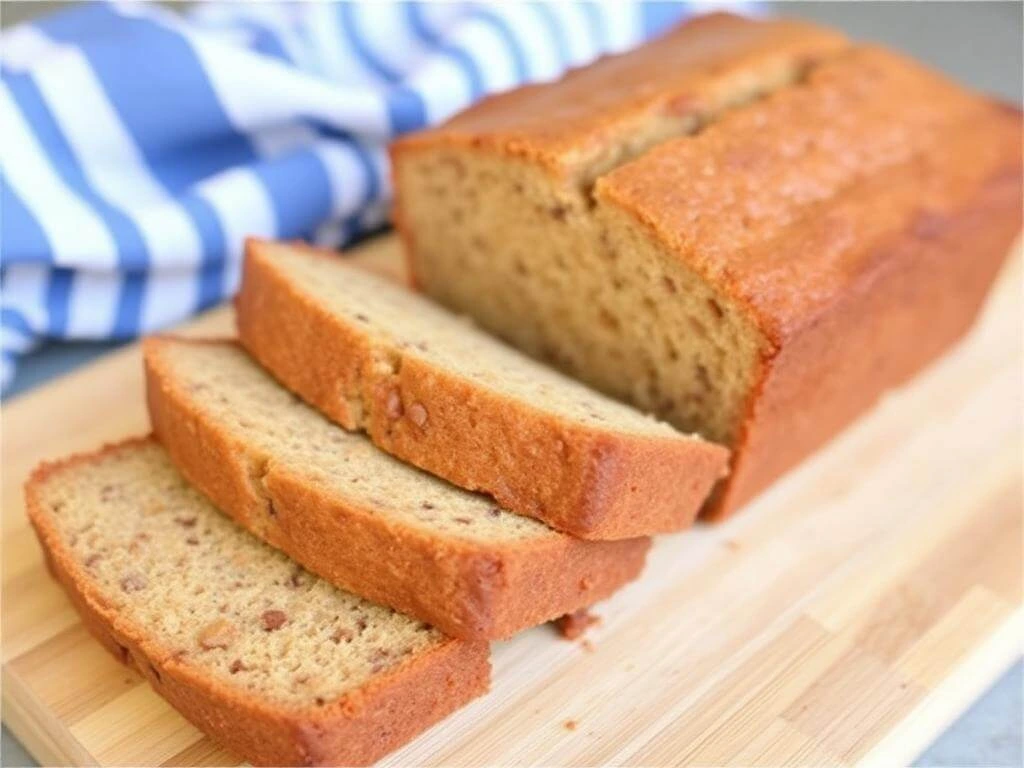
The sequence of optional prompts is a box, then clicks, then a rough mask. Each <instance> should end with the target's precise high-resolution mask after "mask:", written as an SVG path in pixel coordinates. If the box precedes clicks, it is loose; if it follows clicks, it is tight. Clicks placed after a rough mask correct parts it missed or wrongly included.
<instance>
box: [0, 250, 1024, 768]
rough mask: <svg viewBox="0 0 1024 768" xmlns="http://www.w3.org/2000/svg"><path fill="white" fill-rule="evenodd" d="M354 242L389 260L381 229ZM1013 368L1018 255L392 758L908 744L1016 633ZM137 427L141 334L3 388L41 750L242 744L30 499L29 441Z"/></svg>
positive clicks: (1014, 650) (7, 557) (88, 761)
mask: <svg viewBox="0 0 1024 768" xmlns="http://www.w3.org/2000/svg"><path fill="white" fill-rule="evenodd" d="M356 258H357V259H358V260H359V261H360V262H362V263H364V264H366V265H367V266H369V267H371V268H375V269H382V270H385V271H390V272H392V273H397V272H396V271H397V270H398V269H400V267H399V266H398V264H399V262H398V259H397V246H396V244H395V243H394V241H393V240H391V239H389V238H384V239H382V240H378V241H375V242H373V243H371V244H370V245H368V246H365V247H363V248H362V249H360V253H359V254H358V255H357V257H356ZM187 330H188V332H190V333H202V334H213V335H225V334H229V333H230V332H231V314H230V310H229V309H228V308H222V309H219V310H216V311H214V312H212V313H210V314H208V315H206V316H204V317H202V318H200V319H199V320H198V321H196V322H194V323H192V324H191V325H190V326H189V327H188V329H187ZM1021 366H1022V355H1021V266H1020V259H1019V258H1014V259H1012V260H1011V261H1010V263H1009V265H1008V267H1007V269H1006V271H1005V272H1004V274H1003V276H1002V279H1001V281H1000V283H999V285H998V286H997V289H996V290H995V291H994V294H993V296H992V298H991V300H990V302H989V305H988V307H987V308H986V312H985V315H984V317H983V318H982V320H981V322H980V323H979V325H978V327H976V328H975V330H974V332H973V333H972V334H971V336H970V337H969V338H968V339H967V340H966V341H965V342H964V343H963V344H962V345H961V346H960V347H958V348H957V349H956V350H955V351H953V352H952V353H951V354H949V355H947V356H946V357H945V358H944V359H943V360H941V361H940V362H938V363H937V364H935V365H934V366H932V368H930V369H929V370H928V371H927V372H925V373H924V374H923V375H922V376H921V377H919V378H918V379H917V380H916V381H915V382H914V383H913V384H912V385H910V386H908V387H906V388H904V389H902V390H900V391H898V392H895V393H892V394H890V395H889V396H887V397H886V398H885V399H884V400H883V401H882V402H881V403H880V404H879V405H878V407H877V408H876V409H875V410H874V411H873V412H872V413H870V414H869V415H867V416H866V417H865V418H863V419H862V420H861V421H860V422H859V423H858V424H856V425H855V426H854V427H853V428H851V429H850V430H848V431H847V432H846V433H844V434H843V435H842V436H840V437H839V438H838V439H836V440H835V441H833V443H832V444H831V445H829V446H828V447H827V448H826V449H825V450H824V451H822V452H820V453H819V454H818V455H817V456H815V457H814V458H813V459H812V460H810V461H808V462H807V463H805V464H804V465H803V466H802V467H801V468H800V469H798V470H797V471H795V472H793V473H791V474H790V475H789V476H787V477H786V478H785V479H783V480H782V481H781V482H779V483H777V484H776V485H775V487H773V488H772V489H771V490H770V491H769V492H767V493H766V494H764V495H763V496H762V497H761V498H760V499H758V500H757V501H756V502H755V503H753V504H752V505H750V506H749V507H748V508H747V509H746V510H745V511H744V513H743V514H741V515H739V516H738V517H736V518H734V519H733V520H731V521H729V522H727V523H725V524H723V525H719V526H715V527H709V526H699V527H698V528H696V529H694V530H692V531H689V532H687V533H684V534H680V535H676V536H670V537H664V538H662V539H660V540H659V541H658V542H657V544H656V546H655V548H654V550H653V552H652V554H651V557H650V561H649V563H648V566H647V569H646V572H645V574H644V576H643V577H642V578H641V579H640V580H639V581H638V582H636V583H635V584H633V585H631V586H629V587H628V588H626V589H624V590H623V591H621V592H620V593H619V594H618V595H616V596H615V597H614V598H613V599H611V600H609V601H607V602H606V603H604V604H602V605H600V606H599V607H598V608H597V609H596V610H597V613H599V614H600V615H601V617H602V622H601V624H600V625H599V626H598V627H597V628H595V629H593V630H591V631H590V632H588V634H587V635H586V636H585V638H584V640H582V641H577V642H574V643H573V642H568V641H565V640H562V639H559V638H558V637H557V636H556V634H555V633H554V632H553V630H551V629H550V628H549V627H538V628H536V629H534V630H531V631H529V632H525V633H523V634H521V635H519V636H517V637H515V638H514V639H512V640H510V641H507V642H503V643H498V644H495V646H494V682H493V686H492V690H491V692H490V694H489V695H487V696H486V697H484V698H483V699H480V700H478V701H477V702H475V703H474V704H472V705H471V706H469V707H467V708H466V709H464V710H462V711H461V712H459V713H457V714H456V715H455V716H454V717H452V718H450V719H449V720H448V721H446V722H444V723H442V724H440V725H438V726H437V727H435V728H434V729H432V730H431V731H429V732H428V733H426V734H424V735H423V736H421V737H420V738H419V739H417V740H416V741H414V742H413V743H412V744H409V745H408V746H407V747H406V748H404V749H402V750H401V751H399V752H397V753H395V754H394V755H392V756H391V757H389V758H388V759H387V760H386V761H385V763H386V764H390V765H412V764H432V765H441V764H444V765H480V764H516V765H535V764H545V765H597V764H617V765H620V764H621V765H669V764H671V765H690V764H699V765H789V764H805V765H806V764H813V765H853V764H877V765H896V764H900V763H905V762H907V761H909V760H912V759H913V758H914V757H915V756H916V754H917V752H918V751H919V750H920V749H921V748H923V747H924V746H926V745H927V743H928V742H929V741H930V740H931V739H932V738H933V737H934V736H935V735H936V734H937V733H938V732H939V731H941V730H942V728H943V727H945V725H946V724H947V723H948V722H949V721H950V720H951V719H952V718H953V717H955V716H956V715H957V714H958V713H959V712H960V711H961V710H962V709H963V708H964V707H965V706H967V705H968V704H969V703H970V702H971V701H973V699H974V698H975V697H976V696H977V695H978V694H979V693H980V691H981V690H983V689H984V687H986V686H987V685H988V683H990V682H991V680H993V679H994V678H995V676H996V675H998V674H999V673H1000V672H1001V671H1002V670H1003V669H1005V668H1006V666H1007V665H1008V664H1009V663H1010V662H1011V661H1012V660H1013V659H1014V658H1016V656H1017V655H1019V653H1020V647H1021V636H1022V613H1024V612H1022V608H1021V589H1022V586H1021V584H1022V574H1021V538H1022V522H1021V511H1022V509H1021V507H1022V502H1021V496H1022V483H1021V459H1022V455H1021V452H1022V434H1021V413H1022V410H1021V405H1022V404H1021V389H1022V387H1021V383H1022V382H1021V372H1022V367H1021ZM145 431H147V420H146V416H145V408H144V403H143V395H142V367H141V362H140V357H139V350H138V347H137V346H136V345H133V346H130V347H127V348H125V349H124V350H122V351H120V352H117V353H114V354H112V355H110V356H108V357H106V358H104V359H103V360H102V361H100V362H98V363H96V364H94V365H91V366H89V367H87V368H85V369H81V370H79V371H76V372H74V373H72V374H70V375H68V376H66V377H64V378H61V379H59V380H57V381H56V382H54V383H52V384H50V385H48V386H45V387H43V388H40V389H38V390H36V391H33V392H31V393H29V394H27V395H25V396H23V397H20V398H18V399H17V400H15V401H14V402H13V403H12V404H10V405H8V406H5V408H4V410H3V440H2V448H3V456H2V481H3V489H2V492H3V518H2V519H3V552H2V554H3V610H2V618H3V625H2V628H3V650H2V653H3V657H2V658H3V716H4V719H5V721H6V722H7V723H8V724H9V726H10V728H11V729H12V730H13V731H14V733H15V734H16V735H17V736H18V737H19V738H20V739H21V740H22V741H23V743H24V744H25V745H26V747H27V748H28V749H29V750H30V751H31V752H32V753H33V754H34V755H35V756H36V757H37V758H38V759H39V760H40V761H41V762H43V763H60V764H73V765H218V764H236V763H237V759H236V758H234V757H233V756H232V755H230V754H227V753H224V752H223V751H221V750H220V749H218V748H217V746H216V745H214V744H212V743H210V742H209V741H208V740H207V739H206V738H204V737H203V736H202V734H200V733H199V732H198V731H197V730H196V729H195V728H193V727H192V726H191V725H189V724H188V723H187V722H186V721H185V720H183V719H182V718H181V717H180V716H179V715H178V714H177V713H176V712H175V711H174V710H173V709H171V708H170V706H169V705H167V704H166V703H164V701H163V700H162V699H160V698H159V697H158V696H157V695H156V694H155V693H154V692H153V691H152V690H151V689H150V688H149V687H148V686H147V685H146V684H145V683H144V682H143V681H142V680H141V678H140V677H138V676H137V675H135V674H134V673H132V672H130V671H128V670H126V669H125V668H124V667H122V666H121V665H120V664H118V663H117V662H116V661H115V660H114V659H113V658H112V657H110V656H108V655H107V654H106V652H105V651H103V650H102V649H101V648H100V646H99V645H98V644H97V643H96V642H95V641H93V640H92V639H91V638H90V637H89V636H88V635H87V633H86V632H85V631H84V629H83V628H82V626H81V624H80V623H79V621H78V619H77V617H76V615H75V613H74V611H73V610H72V608H71V606H70V604H69V603H68V601H67V600H66V599H65V598H64V596H63V593H61V591H60V590H59V589H58V588H57V586H56V585H55V584H54V583H53V582H52V581H51V580H50V579H49V578H48V577H47V575H46V572H45V569H44V567H43V563H42V559H41V555H40V550H39V548H38V545H37V544H36V542H35V540H34V538H33V536H32V534H31V532H30V530H29V527H28V524H27V522H26V520H25V516H24V509H23V504H22V495H21V485H22V483H23V481H24V479H25V477H26V476H27V475H28V473H29V471H30V470H31V468H32V467H33V466H34V465H35V464H36V463H37V462H38V461H39V460H41V459H44V458H56V457H58V456H61V455H64V454H66V453H69V452H72V451H78V450H89V449H92V448H94V447H96V446H97V445H99V444H100V443H103V442H105V441H113V440H116V439H118V438H120V437H122V436H124V435H127V434H137V433H143V432H145Z"/></svg>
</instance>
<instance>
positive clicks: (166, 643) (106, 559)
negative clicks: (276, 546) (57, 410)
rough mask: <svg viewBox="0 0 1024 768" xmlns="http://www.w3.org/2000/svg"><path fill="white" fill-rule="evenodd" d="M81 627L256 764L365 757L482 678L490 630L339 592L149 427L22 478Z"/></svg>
mask: <svg viewBox="0 0 1024 768" xmlns="http://www.w3.org/2000/svg"><path fill="white" fill-rule="evenodd" d="M26 496H27V502H28V514H29V518H30V520H31V521H32V525H33V526H34V528H35V530H36V533H37V534H38V536H39V540H40V542H41V543H42V546H43V551H44V553H45V555H46V559H47V563H48V565H49V567H50V570H51V572H52V573H53V575H54V576H55V577H56V578H57V580H58V581H59V582H60V583H61V584H62V586H63V587H64V588H65V590H66V591H67V592H68V595H69V596H70V597H71V600H72V602H73V603H74V604H75V607H76V608H77V609H78V611H79V613H80V614H81V615H82V619H83V621H84V623H85V625H86V626H87V627H88V628H89V630H90V631H91V632H92V633H93V634H94V635H96V636H97V638H99V640H100V641H101V642H102V643H103V645H104V646H105V647H106V648H107V649H108V650H110V651H111V652H112V653H113V654H114V655H115V656H117V657H118V658H119V659H120V660H121V661H123V662H125V663H127V664H130V665H131V666H134V667H135V668H137V669H138V671H139V672H141V673H142V675H143V676H144V677H145V678H146V679H147V680H148V681H149V682H150V684H151V685H152V686H153V688H154V689H155V690H156V692H157V693H159V694H160V695H161V696H163V697H164V698H165V699H167V700H168V701H169V702H170V703H171V704H172V705H173V706H174V707H175V708H176V709H177V710H178V711H179V712H181V714H182V715H184V716H185V717H186V718H187V719H188V720H190V721H191V722H192V723H194V724H195V725H196V726H197V727H198V728H199V729H201V730H202V731H204V732H205V733H207V734H208V735H209V736H211V737H212V738H213V739H215V740H217V741H219V742H221V743H222V744H223V745H224V746H226V747H227V748H228V749H230V750H232V751H234V752H237V753H238V754H239V755H240V756H241V757H243V758H245V759H246V760H248V761H250V762H252V763H254V764H256V765H341V764H366V763H371V762H373V761H375V760H376V759H378V758H379V757H381V756H383V755H384V754H386V753H388V752H390V751H391V750H393V749H395V748H397V747H399V746H400V745H402V744H404V743H405V742H407V741H409V740H410V739H412V738H413V737H414V736H415V735H416V734H418V733H420V732H421V731H423V730H424V729H425V728H427V727H428V726H430V725H431V724H433V723H436V722H438V721H439V720H441V719H442V718H444V717H445V716H446V715H448V714H449V713H451V712H452V711H454V710H456V709H458V708H459V707H461V706H462V705H464V704H465V703H466V702H468V701H470V700H471V699H473V698H475V697H477V696H479V695H481V694H482V693H484V692H485V691H486V689H487V683H488V677H489V662H488V648H487V645H486V643H479V642H478V643H472V642H465V641H461V640H453V639H451V638H447V637H445V636H444V635H442V634H441V633H440V632H439V631H438V630H436V629H432V628H430V627H429V626H426V625H424V624H423V623H422V622H420V621H418V620H416V619H411V618H409V617H406V616H403V615H401V614H399V613H396V612H395V611H393V610H391V609H390V608H384V607H382V606H380V605H375V604H373V603H370V602H367V601H366V600H363V599H361V598H358V597H356V596H354V595H351V594H348V593H346V592H341V591H339V590H337V589H335V588H334V587H332V586H331V585H329V584H328V583H326V582H325V581H323V580H321V579H318V578H316V577H315V576H313V575H312V574H310V573H307V572H306V571H304V570H303V569H302V568H301V567H299V566H298V565H296V564H295V563H293V562H292V561H290V560H289V559H288V558H286V557H285V556H284V555H282V554H281V553H279V552H277V551H275V550H273V549H271V548H270V547H268V546H266V545H265V544H263V543H261V542H260V541H258V540H257V539H255V538H254V537H252V536H250V535H249V534H248V533H246V532H245V531H243V530H242V529H240V528H239V527H237V526H236V525H235V524H233V523H232V522H230V521H229V520H228V519H227V518H226V517H224V516H223V515H220V514H219V513H218V512H217V511H216V510H215V509H214V508H213V507H212V506H211V505H210V504H209V502H207V501H206V499H204V498H203V497H202V496H201V495H200V494H199V493H198V492H197V491H195V490H194V489H193V488H191V487H190V486H189V485H188V484H187V483H186V481H185V480H184V478H182V477H181V475H179V474H178V472H177V471H175V469H174V467H173V466H172V464H171V462H170V460H169V458H168V456H167V454H166V452H165V451H164V450H163V449H162V448H161V447H160V446H159V445H157V444H156V442H154V441H153V440H148V439H140V440H129V441H127V442H124V443H121V444H118V445H114V446H109V447H107V448H105V449H103V450H101V451H98V452H96V453H93V454H88V455H81V456H75V457H72V458H70V459H66V460H64V461H60V462H56V463H52V464H44V465H43V466H41V467H40V468H39V469H37V470H36V471H35V473H34V474H33V475H32V477H31V479H30V480H29V482H28V485H27V486H26Z"/></svg>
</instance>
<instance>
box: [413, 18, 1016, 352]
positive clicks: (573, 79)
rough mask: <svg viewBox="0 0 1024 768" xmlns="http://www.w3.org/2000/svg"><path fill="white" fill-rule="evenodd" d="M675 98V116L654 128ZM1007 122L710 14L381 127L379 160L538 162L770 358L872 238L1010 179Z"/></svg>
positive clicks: (1012, 160) (888, 59)
mask: <svg viewBox="0 0 1024 768" xmlns="http://www.w3.org/2000/svg"><path fill="white" fill-rule="evenodd" d="M672 109H678V110H682V112H684V113H686V114H688V115H690V116H691V118H692V119H691V120H690V121H689V122H686V121H683V122H679V123H677V124H674V125H669V126H668V127H667V128H666V127H665V126H664V125H663V124H662V123H661V122H659V121H661V120H662V119H663V118H664V116H665V114H666V113H667V111H671V110H672ZM619 126H627V127H626V128H623V129H622V130H620V129H619ZM631 132H634V133H640V134H643V133H644V132H646V133H647V134H648V135H647V136H646V138H642V139H640V140H637V141H634V140H633V139H631V138H630V135H631ZM1020 133H1021V113H1020V111H1019V110H1018V109H1016V108H1013V107H1007V106H1005V105H1002V104H998V103H995V102H993V101H991V100H989V99H987V98H985V97H982V96H978V95H976V94H974V93H971V92H969V91H967V90H965V89H963V88H961V87H959V86H958V85H956V84H955V83H952V82H951V81H949V80H948V79H947V78H945V77H943V76H941V75H939V74H936V73H934V72H932V71H931V70H929V69H927V68H925V67H923V66H921V65H919V64H917V63H916V62H915V61H913V60H912V59H909V58H907V57H904V56H901V55H898V54H895V53H892V52H890V51H887V50H885V49H882V48H879V47H875V46H868V45H853V44H851V43H848V42H847V41H845V40H844V39H843V38H842V37H841V36H840V35H838V34H835V33H832V32H830V31H828V30H825V29H820V28H818V27H815V26H812V25H808V24H804V23H799V22H789V21H771V22H760V21H752V20H747V19H742V18H738V17H734V16H730V15H728V14H713V15H710V16H705V17H700V18H697V19H694V20H692V21H690V22H687V23H685V24H683V25H681V26H679V27H677V28H676V29H675V30H674V31H672V32H671V33H669V34H668V35H666V36H665V37H663V38H662V39H660V40H658V41H656V42H654V43H651V44H649V45H647V46H644V47H642V48H639V49H637V50H635V51H632V52H630V53H627V54H624V55H621V56H615V57H610V58H606V59H602V60H600V61H598V62H597V63H595V64H593V65H591V66H589V67H586V68H584V69H582V70H578V71H574V72H572V73H570V74H569V75H568V76H566V77H565V78H563V79H562V80H559V81H557V82H553V83H546V84H542V85H537V86H530V87H525V88H519V89H516V90H514V91H511V92H509V93H506V94H501V95H499V96H496V97H494V98H491V99H487V100H485V101H484V102H483V103H481V104H480V105H478V106H474V107H471V108H470V109H468V110H466V111H465V112H463V113H461V114H459V115H457V116H456V117H454V118H453V119H452V120H450V121H449V122H448V123H446V124H445V125H442V126H440V127H438V128H435V129H432V130H427V131H423V132H420V133H417V134H414V135H411V136H409V137H406V138H404V139H402V140H400V141H398V142H397V143H396V144H395V145H393V157H394V163H395V173H396V176H397V175H398V174H399V173H401V166H402V164H403V163H405V162H407V161H412V160H413V158H415V157H416V156H417V155H418V154H419V153H421V152H424V151H426V152H431V151H438V150H444V151H456V152H479V153H489V154H491V155H492V156H495V155H496V156H501V157H504V158H509V159H514V160H515V161H523V160H525V161H526V162H528V163H530V164H531V165H532V166H536V167H539V168H542V169H545V170H547V171H551V170H555V171H556V172H557V173H556V174H555V179H554V180H555V182H556V185H558V186H557V187H556V189H555V191H554V194H555V195H556V196H557V197H559V198H560V199H562V200H563V201H564V202H565V204H566V206H567V208H568V209H572V210H574V211H576V209H578V212H577V213H576V215H578V216H580V217H582V218H589V219H591V220H593V221H595V222H598V228H600V226H605V225H607V224H608V223H609V222H612V221H629V222H631V223H634V224H639V225H640V231H641V232H643V233H644V234H645V235H646V237H648V238H649V240H650V242H651V244H652V245H653V246H654V247H655V248H657V249H658V250H659V251H660V252H663V253H664V254H665V255H666V257H667V258H670V259H673V260H678V261H680V262H682V263H683V264H684V265H685V267H686V268H687V269H689V270H692V271H693V272H694V273H695V274H697V275H699V276H700V277H701V278H702V279H703V280H705V281H706V282H707V283H708V284H709V285H710V286H713V288H714V290H715V292H716V294H717V295H718V296H719V297H720V299H721V301H722V302H726V303H731V304H734V305H735V306H736V307H737V309H739V310H740V311H741V312H742V313H743V314H744V315H745V316H747V317H748V318H749V319H750V321H751V322H752V327H754V328H756V329H757V330H758V333H759V334H762V335H763V338H762V339H761V342H760V345H759V346H760V348H761V350H762V352H761V354H762V355H763V356H764V357H770V356H771V355H773V354H774V352H775V351H777V349H778V348H779V347H780V346H781V345H782V343H783V342H784V340H785V339H786V338H788V337H790V336H792V335H794V334H795V333H797V332H799V330H800V329H801V328H803V327H806V326H807V325H810V324H813V323H814V322H815V318H817V317H819V316H820V315H821V314H822V312H824V311H825V310H827V309H828V308H829V306H830V305H832V304H833V303H834V302H835V301H836V300H838V299H841V298H842V296H843V295H844V293H845V292H847V291H849V290H850V289H851V287H852V286H857V285H866V284H869V283H870V282H871V281H872V280H873V279H874V276H875V275H876V273H877V272H878V271H879V270H883V269H885V268H886V260H885V259H884V258H882V257H881V256H880V254H879V252H878V251H879V248H880V246H879V243H884V242H885V241H886V239H887V238H890V239H891V237H892V236H894V235H895V234H896V233H898V232H900V231H903V230H906V229H907V228H908V226H909V227H911V228H915V227H919V228H925V229H927V228H929V227H932V228H934V227H936V226H938V225H939V224H938V223H939V222H940V221H941V220H942V219H943V218H944V217H945V216H946V215H948V214H949V213H950V212H951V211H954V210H956V209H957V208H958V207H960V206H962V205H963V204H964V201H966V200H968V199H970V198H971V197H972V196H974V195H976V194H978V192H979V190H981V189H982V188H983V187H984V186H985V185H986V184H989V183H992V182H993V180H998V179H999V178H1001V177H1006V176H1013V175H1017V176H1019V175H1020V172H1021V171H1020V169H1021V142H1020ZM446 157H449V161H451V160H452V159H453V158H454V155H447V156H446ZM581 158H586V160H585V161H584V160H583V159H581ZM442 159H443V157H442ZM455 162H458V160H455ZM401 186H402V185H401V184H399V183H397V182H396V188H397V189H398V190H399V193H400V194H399V205H398V211H397V217H398V221H399V224H400V227H401V229H402V232H403V236H404V237H405V238H406V240H407V245H408V246H410V247H411V249H413V250H415V243H413V242H412V238H413V233H412V231H411V228H410V227H409V226H408V225H407V224H406V223H405V222H404V219H406V218H407V215H408V214H407V212H405V211H403V207H404V205H405V201H403V200H402V198H401V191H402V190H401Z"/></svg>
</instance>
